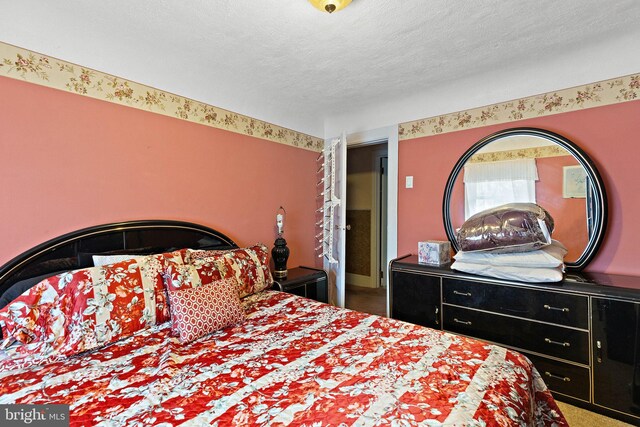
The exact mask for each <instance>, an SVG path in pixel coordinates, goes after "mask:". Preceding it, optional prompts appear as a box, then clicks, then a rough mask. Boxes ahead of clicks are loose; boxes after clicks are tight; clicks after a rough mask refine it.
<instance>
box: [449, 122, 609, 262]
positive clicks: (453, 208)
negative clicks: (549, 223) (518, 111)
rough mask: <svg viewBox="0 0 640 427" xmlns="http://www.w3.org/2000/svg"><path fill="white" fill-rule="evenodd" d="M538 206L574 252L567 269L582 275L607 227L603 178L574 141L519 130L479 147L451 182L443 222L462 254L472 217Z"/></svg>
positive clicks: (543, 132)
mask: <svg viewBox="0 0 640 427" xmlns="http://www.w3.org/2000/svg"><path fill="white" fill-rule="evenodd" d="M531 201H532V202H535V203H537V204H539V205H540V206H542V207H543V208H545V209H546V210H547V211H548V212H549V213H550V214H551V216H552V217H553V219H554V220H555V230H554V232H553V234H552V237H553V239H555V240H558V241H560V242H561V243H562V244H563V245H565V246H566V247H567V249H568V253H567V255H566V257H565V265H566V268H567V269H569V270H581V269H582V268H584V267H585V266H586V265H587V264H588V263H589V262H590V261H591V259H592V258H593V257H594V255H595V254H596V251H597V249H598V247H599V246H600V243H601V242H602V239H603V237H604V232H605V229H606V224H607V197H606V193H605V189H604V185H603V182H602V178H601V177H600V174H598V171H597V170H596V168H595V166H594V165H593V162H592V161H591V160H590V159H589V157H588V156H587V155H586V154H585V153H584V152H583V151H582V150H581V149H580V148H578V147H577V146H576V145H575V144H573V143H572V142H571V141H569V140H568V139H566V138H564V137H562V136H560V135H558V134H555V133H553V132H549V131H546V130H542V129H535V128H514V129H507V130H503V131H500V132H496V133H494V134H492V135H489V136H487V137H485V138H483V139H481V140H480V141H478V142H477V143H475V144H474V145H473V146H472V147H471V148H470V149H469V150H467V152H465V153H464V155H463V156H462V157H461V158H460V159H459V160H458V162H457V163H456V165H455V167H454V168H453V171H452V172H451V174H450V175H449V179H448V180H447V186H446V188H445V192H444V200H443V206H442V209H443V219H444V227H445V230H446V233H447V237H448V238H449V240H450V241H451V244H452V245H453V248H454V249H455V250H456V251H458V249H459V247H458V244H457V241H456V238H455V236H456V230H457V229H458V228H459V227H460V226H461V225H462V224H463V223H464V221H465V219H466V218H468V217H470V216H471V215H473V214H475V213H477V212H479V211H482V210H484V209H489V208H492V207H495V206H499V205H502V204H504V203H510V202H531Z"/></svg>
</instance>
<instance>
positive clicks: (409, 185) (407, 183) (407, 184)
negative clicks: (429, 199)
mask: <svg viewBox="0 0 640 427" xmlns="http://www.w3.org/2000/svg"><path fill="white" fill-rule="evenodd" d="M404 188H413V177H412V176H407V177H405V184H404Z"/></svg>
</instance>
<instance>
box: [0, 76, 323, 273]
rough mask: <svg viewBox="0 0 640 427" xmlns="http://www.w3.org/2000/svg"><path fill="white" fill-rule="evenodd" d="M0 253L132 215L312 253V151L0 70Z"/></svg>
mask: <svg viewBox="0 0 640 427" xmlns="http://www.w3.org/2000/svg"><path fill="white" fill-rule="evenodd" d="M0 94H2V102H1V103H0V122H1V123H2V126H0V132H1V134H0V153H1V154H2V156H1V160H0V161H1V165H0V186H1V187H0V188H1V191H0V206H1V207H2V209H0V264H4V263H5V262H7V261H8V260H9V259H11V258H12V257H14V256H16V255H18V254H20V253H21V252H23V251H25V250H27V249H29V248H31V247H32V246H34V245H36V244H38V243H41V242H43V241H45V240H48V239H50V238H53V237H55V236H58V235H61V234H64V233H67V232H69V231H73V230H76V229H79V228H83V227H88V226H92V225H97V224H103V223H108V222H114V221H124V220H134V219H172V220H183V221H191V222H196V223H200V224H203V225H207V226H210V227H212V228H215V229H217V230H219V231H221V232H223V233H225V234H227V235H228V236H229V237H231V238H232V239H234V240H235V241H236V242H237V243H238V244H239V245H250V244H253V243H255V242H258V241H261V242H264V243H265V244H267V245H268V246H269V247H271V245H272V244H273V240H274V239H275V214H276V210H277V209H278V207H279V206H280V205H282V206H284V207H285V209H286V210H287V218H286V221H287V222H286V224H285V237H286V239H287V241H288V244H289V247H290V249H291V257H290V261H289V265H291V266H294V265H298V264H312V263H314V262H315V257H314V254H313V248H314V246H313V235H314V210H315V201H314V195H313V194H314V189H315V158H316V156H317V154H316V153H314V152H311V151H307V150H302V149H299V148H295V147H291V146H287V145H282V144H278V143H273V142H269V141H264V140H261V139H257V138H253V137H250V136H245V135H240V134H236V133H232V132H228V131H224V130H219V129H215V128H211V127H207V126H201V125H198V124H194V123H190V122H187V121H182V120H178V119H174V118H171V117H166V116H162V115H158V114H153V113H149V112H145V111H141V110H137V109H134V108H129V107H123V106H119V105H116V104H112V103H109V102H104V101H99V100H95V99H91V98H87V97H83V96H78V95H74V94H70V93H66V92H63V91H59V90H54V89H49V88H45V87H43V86H38V85H34V84H30V83H25V82H21V81H18V80H13V79H8V78H5V77H0Z"/></svg>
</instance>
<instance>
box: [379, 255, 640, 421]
mask: <svg viewBox="0 0 640 427" xmlns="http://www.w3.org/2000/svg"><path fill="white" fill-rule="evenodd" d="M390 265H391V268H390V295H391V317H393V318H395V319H399V320H404V321H407V322H411V323H415V324H419V325H423V326H428V327H432V328H436V329H443V330H446V331H450V332H454V333H457V334H461V335H468V336H472V337H476V338H479V339H482V340H486V341H490V342H493V343H497V344H500V345H503V346H505V347H509V348H512V349H515V350H517V351H519V352H521V353H523V354H525V355H526V356H527V357H529V358H530V359H531V361H532V362H533V363H534V365H535V366H536V368H537V369H538V371H539V372H540V374H541V375H542V377H543V379H544V381H545V383H546V384H547V386H548V387H549V388H550V389H551V390H552V391H553V393H554V396H556V397H557V398H558V399H559V400H564V401H567V402H569V403H572V404H574V405H577V406H581V407H584V408H587V409H590V410H593V411H596V412H601V413H604V414H606V415H608V416H611V417H615V418H618V419H621V420H624V421H626V422H630V423H633V424H636V425H639V424H640V277H631V276H620V275H608V274H597V273H579V274H576V273H572V274H569V275H567V276H566V277H565V280H564V281H563V282H560V283H547V284H544V283H521V282H515V281H507V280H500V279H493V278H490V277H482V276H475V275H470V274H465V273H460V272H456V271H454V270H451V269H450V268H449V265H446V266H442V267H434V266H427V265H423V264H419V263H418V259H417V256H407V257H403V258H398V259H396V260H393V261H392V262H391V264H390Z"/></svg>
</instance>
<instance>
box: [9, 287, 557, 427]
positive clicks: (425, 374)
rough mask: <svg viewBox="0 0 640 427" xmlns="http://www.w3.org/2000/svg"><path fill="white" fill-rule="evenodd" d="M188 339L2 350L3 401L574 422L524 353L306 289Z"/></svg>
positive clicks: (198, 414)
mask: <svg viewBox="0 0 640 427" xmlns="http://www.w3.org/2000/svg"><path fill="white" fill-rule="evenodd" d="M243 306H244V308H245V311H246V313H247V320H246V321H245V322H244V323H243V324H241V325H238V326H235V327H230V328H226V329H223V330H221V331H218V332H215V333H213V334H211V335H207V336H206V337H204V338H202V339H200V340H197V341H195V342H192V343H190V344H187V345H184V344H181V343H180V342H179V340H178V339H177V338H176V337H173V336H171V328H170V324H169V323H165V324H162V325H159V326H155V327H153V328H149V329H145V330H143V331H140V332H138V333H136V334H135V335H133V336H131V337H128V338H126V339H124V340H121V341H118V342H116V343H113V344H111V345H110V346H108V347H104V348H101V349H99V350H96V351H92V352H88V353H84V354H80V355H77V356H74V357H70V358H67V359H55V358H51V357H47V356H45V355H42V356H38V357H33V356H25V355H22V354H20V353H19V352H18V351H16V349H15V348H9V349H7V350H5V351H3V352H0V403H4V404H6V403H31V404H44V403H66V404H69V405H70V416H71V425H73V426H89V425H100V426H123V425H127V426H148V425H149V426H150V425H157V426H170V425H182V426H202V425H214V426H227V425H259V426H294V425H295V426H308V427H311V426H314V427H316V426H346V425H354V426H378V425H388V426H397V427H400V426H410V425H426V426H440V425H443V426H444V425H446V426H512V425H513V426H556V425H557V426H563V425H567V424H566V421H565V420H564V418H563V416H562V414H561V413H560V411H559V410H558V408H557V406H556V404H555V402H554V400H553V398H552V397H551V394H550V393H549V391H548V390H547V388H546V386H545V384H544V382H543V381H542V379H541V378H540V376H539V374H538V372H537V371H536V370H535V368H533V366H532V364H531V363H530V362H529V360H528V359H527V358H525V357H524V356H522V355H521V354H519V353H517V352H514V351H510V350H507V349H505V348H502V347H499V346H495V345H491V344H488V343H485V342H482V341H478V340H475V339H471V338H466V337H461V336H456V335H453V334H449V333H446V332H442V331H436V330H433V329H429V328H424V327H420V326H416V325H412V324H409V323H405V322H401V321H397V320H393V319H387V318H384V317H379V316H375V315H368V314H364V313H358V312H354V311H350V310H345V309H340V308H336V307H332V306H329V305H326V304H322V303H319V302H316V301H312V300H309V299H305V298H302V297H298V296H294V295H290V294H286V293H281V292H275V291H263V292H260V293H258V294H255V295H251V296H249V297H247V298H244V299H243Z"/></svg>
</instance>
